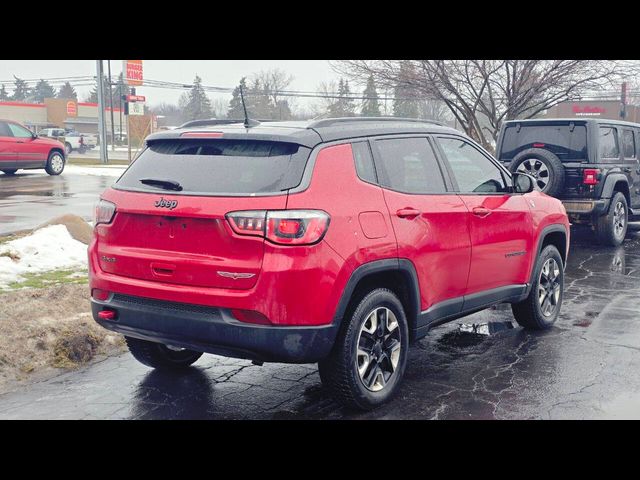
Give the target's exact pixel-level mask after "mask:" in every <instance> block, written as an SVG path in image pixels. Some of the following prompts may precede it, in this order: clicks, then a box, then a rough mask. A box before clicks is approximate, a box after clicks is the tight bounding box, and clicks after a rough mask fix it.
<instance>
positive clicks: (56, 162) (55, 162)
mask: <svg viewBox="0 0 640 480" xmlns="http://www.w3.org/2000/svg"><path fill="white" fill-rule="evenodd" d="M63 168H64V160H63V159H62V155H60V154H57V153H56V154H54V155H53V156H52V157H51V170H53V171H54V172H55V173H59V172H61V171H62V169H63Z"/></svg>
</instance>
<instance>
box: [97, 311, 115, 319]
mask: <svg viewBox="0 0 640 480" xmlns="http://www.w3.org/2000/svg"><path fill="white" fill-rule="evenodd" d="M98 317H99V318H100V319H102V320H115V319H116V312H114V311H113V310H100V311H99V312H98Z"/></svg>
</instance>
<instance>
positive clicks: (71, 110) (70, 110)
mask: <svg viewBox="0 0 640 480" xmlns="http://www.w3.org/2000/svg"><path fill="white" fill-rule="evenodd" d="M67 116H69V117H76V116H78V106H77V105H76V102H72V101H69V102H67Z"/></svg>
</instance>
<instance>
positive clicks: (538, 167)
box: [516, 158, 550, 191]
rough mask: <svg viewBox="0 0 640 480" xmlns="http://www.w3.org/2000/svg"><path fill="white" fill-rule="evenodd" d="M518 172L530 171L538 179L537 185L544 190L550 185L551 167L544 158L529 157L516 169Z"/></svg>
mask: <svg viewBox="0 0 640 480" xmlns="http://www.w3.org/2000/svg"><path fill="white" fill-rule="evenodd" d="M516 171H517V172H521V173H528V174H529V175H531V176H532V177H533V178H535V179H536V185H538V188H540V190H543V191H544V189H545V188H546V187H547V185H549V180H550V177H549V168H547V166H546V165H545V163H544V162H543V161H542V160H539V159H537V158H527V159H525V160H524V161H522V163H520V165H518V168H517V169H516Z"/></svg>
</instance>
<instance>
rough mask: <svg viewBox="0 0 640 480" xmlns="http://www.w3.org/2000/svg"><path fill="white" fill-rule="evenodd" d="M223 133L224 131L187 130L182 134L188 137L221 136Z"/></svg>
mask: <svg viewBox="0 0 640 480" xmlns="http://www.w3.org/2000/svg"><path fill="white" fill-rule="evenodd" d="M222 135H223V134H222V132H185V133H183V134H182V135H180V136H181V137H187V138H220V137H222Z"/></svg>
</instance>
